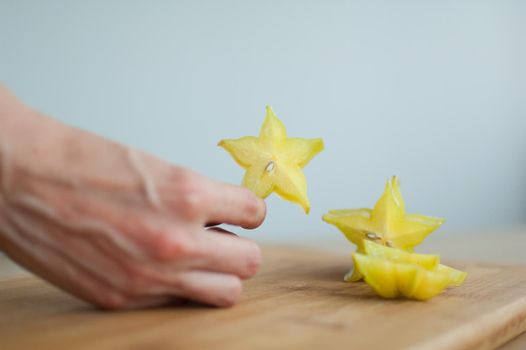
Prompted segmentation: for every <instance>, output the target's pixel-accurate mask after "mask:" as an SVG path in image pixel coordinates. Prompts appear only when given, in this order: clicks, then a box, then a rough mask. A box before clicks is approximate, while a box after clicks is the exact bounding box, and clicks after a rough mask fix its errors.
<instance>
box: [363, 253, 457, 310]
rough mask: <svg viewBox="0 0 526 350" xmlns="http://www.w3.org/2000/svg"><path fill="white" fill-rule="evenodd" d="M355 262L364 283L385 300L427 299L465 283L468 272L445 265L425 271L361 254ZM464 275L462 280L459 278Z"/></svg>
mask: <svg viewBox="0 0 526 350" xmlns="http://www.w3.org/2000/svg"><path fill="white" fill-rule="evenodd" d="M353 261H354V264H355V267H356V269H357V270H358V271H359V272H360V273H361V274H362V275H363V276H364V280H365V282H366V283H367V284H368V285H369V286H370V287H371V288H372V289H373V290H374V291H375V292H376V293H378V294H379V295H380V296H382V297H384V298H397V297H400V296H403V297H406V298H410V299H416V300H428V299H431V298H432V297H434V296H435V295H437V294H439V293H441V292H442V291H443V290H444V289H445V288H447V287H448V286H451V285H458V284H459V282H460V283H462V282H463V281H464V279H465V277H466V273H465V272H461V271H458V270H455V269H452V268H450V267H447V266H445V265H438V266H436V268H434V269H426V268H425V267H423V266H422V265H419V264H416V263H410V262H403V261H396V260H389V259H388V258H384V257H379V256H367V255H365V254H360V253H354V254H353ZM449 269H451V270H449ZM452 270H453V271H456V274H452V273H451V271H452ZM461 275H462V277H461V278H459V277H460V276H461Z"/></svg>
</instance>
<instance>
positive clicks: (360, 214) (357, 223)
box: [323, 176, 444, 281]
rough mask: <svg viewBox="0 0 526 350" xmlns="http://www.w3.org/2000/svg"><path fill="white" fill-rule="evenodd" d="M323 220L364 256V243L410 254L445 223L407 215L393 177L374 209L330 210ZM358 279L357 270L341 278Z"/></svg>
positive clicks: (436, 219)
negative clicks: (392, 248)
mask: <svg viewBox="0 0 526 350" xmlns="http://www.w3.org/2000/svg"><path fill="white" fill-rule="evenodd" d="M323 220H324V221H325V222H327V223H329V224H331V225H334V226H336V227H337V228H338V229H339V230H340V231H341V232H342V233H343V234H344V235H345V237H346V238H347V239H348V240H349V241H351V242H352V243H354V244H355V245H356V247H357V249H356V251H357V252H358V253H365V251H364V247H363V242H364V241H366V240H369V241H374V242H376V243H378V244H381V245H384V246H388V247H394V248H398V249H402V250H405V251H407V252H412V251H413V248H414V247H415V246H416V245H418V244H420V243H422V241H423V240H424V239H425V238H426V237H427V236H428V235H429V234H430V233H431V232H433V231H434V230H436V229H437V228H438V227H439V226H440V225H442V223H443V222H444V219H439V218H433V217H429V216H424V215H418V214H406V212H405V203H404V199H403V197H402V194H401V192H400V182H399V180H398V177H396V176H393V177H392V178H391V179H390V180H388V181H387V183H386V185H385V189H384V192H383V194H382V196H381V197H380V199H379V200H378V201H377V202H376V204H375V206H374V208H373V209H367V208H360V209H339V210H330V211H329V212H328V213H327V214H325V215H324V216H323ZM361 278H362V276H361V274H360V273H359V272H358V271H356V270H351V271H350V272H349V273H348V274H347V275H345V277H344V279H345V281H359V280H360V279H361Z"/></svg>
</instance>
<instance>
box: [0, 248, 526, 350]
mask: <svg viewBox="0 0 526 350" xmlns="http://www.w3.org/2000/svg"><path fill="white" fill-rule="evenodd" d="M264 259H265V261H264V266H263V269H262V271H261V273H260V274H259V275H258V276H257V277H256V278H254V279H252V280H250V281H248V282H247V283H246V285H245V292H244V297H243V300H242V301H241V303H240V304H238V305H236V306H235V307H233V308H231V309H216V308H211V307H205V306H199V305H187V306H185V307H179V308H177V307H164V308H158V309H151V310H142V311H128V312H104V311H98V310H96V309H93V308H92V307H90V306H89V305H86V304H85V303H83V302H81V301H78V300H76V299H74V298H72V297H70V296H69V295H66V294H65V293H63V292H61V291H59V290H57V289H55V288H54V287H51V286H50V285H48V284H46V283H45V282H42V281H41V280H39V279H37V278H33V277H22V278H11V279H4V280H2V281H0V348H1V349H59V348H60V349H62V348H75V349H77V348H78V349H191V350H193V349H210V348H213V349H251V350H252V349H302V350H308V349H330V350H336V349H382V350H385V349H493V348H496V347H498V346H499V345H501V344H503V343H504V342H506V341H507V340H509V339H511V338H513V337H515V336H516V335H518V334H519V333H521V332H523V331H524V330H526V266H521V265H495V264H478V263H457V264H454V263H450V264H451V265H453V266H455V267H458V268H462V269H465V270H467V271H468V273H469V277H468V279H467V281H466V283H465V284H464V285H463V286H461V287H459V288H454V289H450V290H448V291H447V292H446V293H444V294H443V295H441V296H438V297H436V298H434V299H432V300H430V301H428V302H416V301H407V300H383V299H380V298H378V297H376V296H375V294H373V292H372V291H371V290H370V289H369V287H368V286H367V285H365V284H364V283H353V284H347V283H344V282H342V281H341V280H342V276H343V274H344V273H345V272H346V271H347V270H348V269H349V265H350V258H349V257H348V256H339V255H332V254H329V253H323V252H319V251H314V250H305V249H294V248H283V247H282V248H266V249H265V250H264Z"/></svg>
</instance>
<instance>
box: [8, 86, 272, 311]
mask: <svg viewBox="0 0 526 350" xmlns="http://www.w3.org/2000/svg"><path fill="white" fill-rule="evenodd" d="M0 130H1V131H0V164H1V165H0V186H1V187H0V189H1V190H0V248H2V250H4V251H5V252H6V254H8V255H9V256H10V257H12V258H13V259H14V260H16V261H17V262H18V263H20V264H21V265H23V266H25V267H26V268H28V269H29V270H31V271H33V272H35V273H37V274H39V275H40V276H41V277H43V278H44V279H46V280H48V281H50V282H52V283H54V284H55V285H57V286H59V287H60V288H62V289H64V290H66V291H68V292H71V293H72V294H74V295H76V296H78V297H80V298H82V299H84V300H86V301H89V302H91V303H94V304H96V305H99V306H100V307H102V308H108V309H121V308H135V307H145V306H153V305H159V304H163V303H167V302H171V301H173V300H174V299H175V300H182V299H190V300H194V301H198V302H203V303H207V304H212V305H217V306H230V305H232V304H234V303H235V302H236V301H237V300H238V298H239V295H240V293H241V281H240V279H244V278H248V277H251V276H253V275H254V274H255V273H256V271H257V270H258V267H259V265H260V259H261V258H260V250H259V248H258V247H257V245H256V244H255V243H253V242H251V241H248V240H246V239H243V238H239V237H237V236H235V235H232V234H226V233H221V232H216V231H213V230H210V229H208V230H207V229H206V226H207V224H208V223H229V224H233V225H238V226H242V227H244V228H255V227H257V226H259V225H260V224H261V223H262V221H263V219H264V217H265V204H264V202H263V201H262V200H261V199H259V198H257V197H256V196H255V195H253V194H252V193H251V192H250V191H249V190H247V189H244V188H241V187H238V186H233V185H228V184H223V183H219V182H215V181H212V180H210V179H208V178H206V177H203V176H201V175H198V174H196V173H194V172H192V171H190V170H188V169H184V168H181V167H177V166H173V165H170V164H168V163H166V162H164V161H162V160H159V159H156V158H154V157H153V156H150V155H148V154H145V153H143V152H140V151H137V150H133V149H130V148H127V147H124V146H122V145H119V144H116V143H113V142H110V141H108V140H105V139H102V138H100V137H98V136H95V135H93V134H90V133H88V132H85V131H81V130H78V129H74V128H70V127H67V126H65V125H63V124H61V123H59V122H57V121H54V120H52V119H49V118H47V117H45V116H42V115H40V114H38V113H36V112H34V111H31V110H29V109H28V108H26V107H25V106H23V105H22V104H21V103H20V102H18V101H16V99H15V98H14V97H13V96H11V95H10V94H9V93H7V92H6V91H5V90H4V91H2V90H1V89H0ZM186 151H187V150H186Z"/></svg>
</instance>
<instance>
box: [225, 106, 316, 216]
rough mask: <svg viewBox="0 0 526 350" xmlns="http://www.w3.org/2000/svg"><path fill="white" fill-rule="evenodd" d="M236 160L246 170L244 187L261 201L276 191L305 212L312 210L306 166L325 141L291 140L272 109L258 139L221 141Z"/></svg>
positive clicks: (268, 111)
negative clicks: (304, 168)
mask: <svg viewBox="0 0 526 350" xmlns="http://www.w3.org/2000/svg"><path fill="white" fill-rule="evenodd" d="M218 145H219V146H220V147H223V148H224V149H225V150H226V151H227V152H228V153H230V155H231V156H232V158H234V160H235V161H236V162H237V163H238V164H239V165H240V166H241V167H242V168H244V169H246V173H245V176H244V178H243V186H245V187H247V188H249V189H251V190H252V191H253V192H254V193H255V194H256V195H257V196H259V197H261V198H266V197H268V196H269V195H270V194H271V193H272V192H276V194H278V195H279V196H280V197H282V198H284V199H286V200H289V201H291V202H294V203H297V204H299V205H300V206H301V207H302V208H303V210H304V211H305V213H307V214H308V213H309V211H310V203H309V199H308V197H307V180H306V178H305V175H304V174H303V167H305V166H306V165H307V164H308V163H309V161H310V160H311V159H312V158H313V157H314V156H315V155H316V154H318V153H319V152H321V151H322V150H323V147H324V146H323V140H322V139H319V138H318V139H303V138H290V137H288V136H287V131H286V129H285V125H283V123H282V122H281V120H279V119H278V117H277V116H276V115H275V114H274V112H273V111H272V108H271V107H270V106H267V114H266V116H265V120H264V122H263V125H262V126H261V130H260V132H259V136H258V137H255V136H245V137H241V138H239V139H226V140H221V141H220V142H219V144H218Z"/></svg>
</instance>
